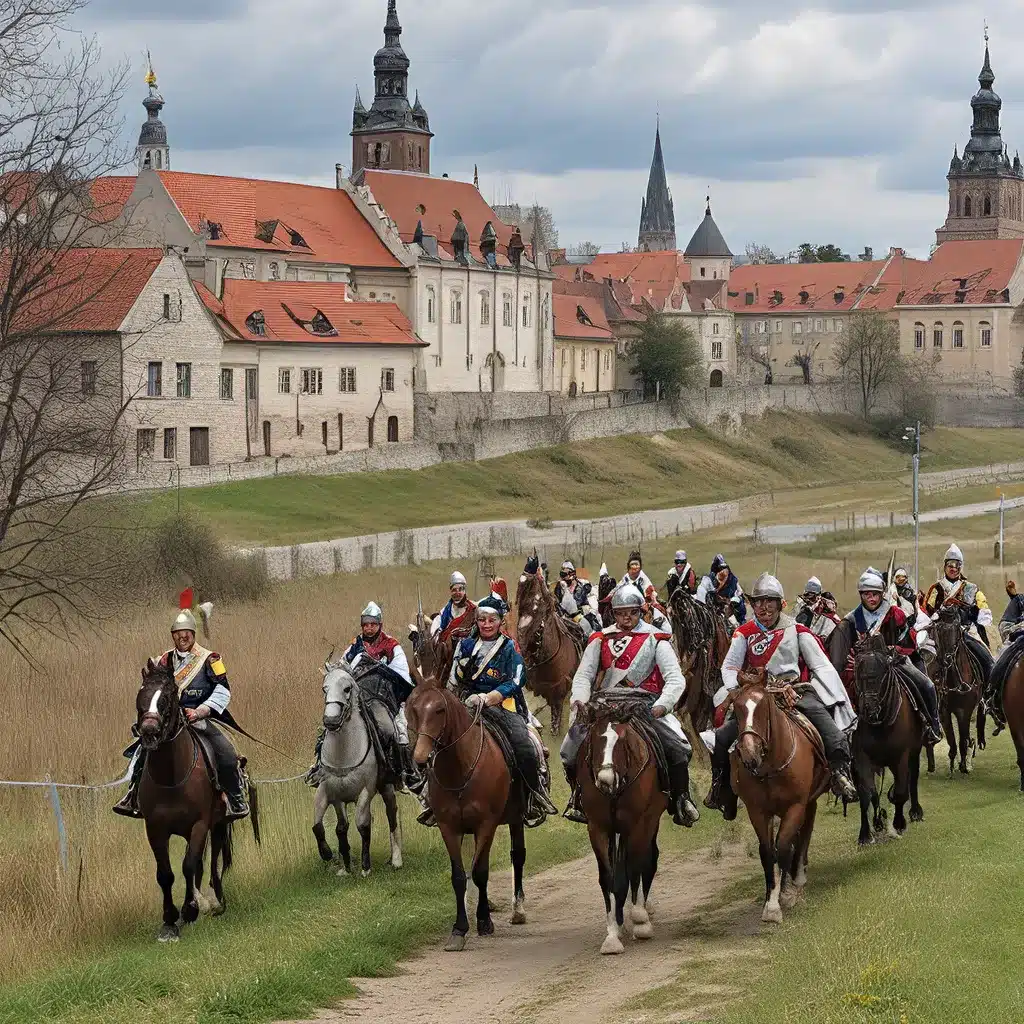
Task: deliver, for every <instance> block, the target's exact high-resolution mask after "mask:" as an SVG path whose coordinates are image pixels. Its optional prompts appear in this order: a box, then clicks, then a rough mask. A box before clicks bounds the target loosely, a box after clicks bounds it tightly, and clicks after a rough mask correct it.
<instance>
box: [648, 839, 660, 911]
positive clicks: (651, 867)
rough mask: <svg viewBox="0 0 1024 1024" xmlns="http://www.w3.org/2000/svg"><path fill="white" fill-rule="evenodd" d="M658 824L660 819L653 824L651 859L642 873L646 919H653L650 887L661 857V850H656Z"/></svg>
mask: <svg viewBox="0 0 1024 1024" xmlns="http://www.w3.org/2000/svg"><path fill="white" fill-rule="evenodd" d="M660 824H661V820H660V819H659V820H658V821H657V822H655V826H654V836H653V838H652V839H651V857H650V860H649V861H648V864H647V871H646V872H645V873H644V907H645V908H646V910H647V916H648V917H654V907H653V905H652V904H651V886H652V885H654V876H655V875H656V874H657V873H658V857H659V856H660V855H661V850H659V849H658V826H659V825H660Z"/></svg>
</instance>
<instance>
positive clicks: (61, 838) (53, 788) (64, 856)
mask: <svg viewBox="0 0 1024 1024" xmlns="http://www.w3.org/2000/svg"><path fill="white" fill-rule="evenodd" d="M45 781H46V782H48V783H49V784H50V790H49V792H50V803H51V804H53V816H54V817H55V818H56V819H57V839H58V842H59V844H60V866H61V870H63V871H65V872H66V871H67V869H68V834H67V830H66V829H65V828H64V812H63V810H62V808H61V806H60V793H59V792H58V790H57V785H56V783H55V782H54V781H53V778H52V777H51V776H50V774H49V772H47V774H46V779H45Z"/></svg>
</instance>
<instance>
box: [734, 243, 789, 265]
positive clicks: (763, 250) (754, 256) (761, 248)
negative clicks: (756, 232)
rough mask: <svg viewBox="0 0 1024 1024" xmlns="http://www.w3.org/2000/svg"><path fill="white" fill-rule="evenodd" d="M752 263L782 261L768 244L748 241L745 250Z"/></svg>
mask: <svg viewBox="0 0 1024 1024" xmlns="http://www.w3.org/2000/svg"><path fill="white" fill-rule="evenodd" d="M743 251H744V252H745V253H746V255H747V259H748V260H749V261H750V262H751V263H782V262H783V260H781V259H780V258H779V257H778V256H776V255H775V253H774V252H772V250H771V249H770V248H769V247H768V246H767V245H762V244H761V243H760V242H747V244H746V246H745V247H744V250H743Z"/></svg>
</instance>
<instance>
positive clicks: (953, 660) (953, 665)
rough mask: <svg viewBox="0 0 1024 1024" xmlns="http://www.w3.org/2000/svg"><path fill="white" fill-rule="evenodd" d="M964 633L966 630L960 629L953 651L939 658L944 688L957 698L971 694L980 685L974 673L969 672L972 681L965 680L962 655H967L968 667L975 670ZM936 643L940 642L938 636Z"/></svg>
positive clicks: (940, 677)
mask: <svg viewBox="0 0 1024 1024" xmlns="http://www.w3.org/2000/svg"><path fill="white" fill-rule="evenodd" d="M964 633H965V630H964V629H962V628H958V629H957V632H956V641H955V642H954V644H953V647H952V649H951V650H949V651H943V653H942V654H940V655H939V658H938V660H939V664H940V666H941V672H940V675H939V679H940V681H941V682H942V688H943V689H944V690H945V691H946V693H947V694H952V695H953V696H956V697H960V696H964V695H966V694H968V693H970V692H971V691H972V690H974V689H976V688H977V685H978V684H977V683H976V682H975V680H974V672H973V671H969V673H968V674H969V676H970V679H969V680H968V679H964V674H963V670H962V669H961V667H960V654H961V652H963V653H964V654H966V655H967V664H968V666H970V667H971V668H973V666H972V663H971V657H970V654H969V653H967V644H966V642H965V641H964ZM936 641H938V636H936ZM936 646H938V644H936ZM954 672H955V673H956V675H955V682H954V685H952V686H950V685H949V679H950V676H952V675H953V673H954Z"/></svg>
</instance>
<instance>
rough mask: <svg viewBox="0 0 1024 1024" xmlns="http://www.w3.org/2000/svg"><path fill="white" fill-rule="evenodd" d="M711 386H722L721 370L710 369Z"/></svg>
mask: <svg viewBox="0 0 1024 1024" xmlns="http://www.w3.org/2000/svg"><path fill="white" fill-rule="evenodd" d="M711 386H712V387H713V388H720V387H721V386H722V371H721V370H712V371H711Z"/></svg>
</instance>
